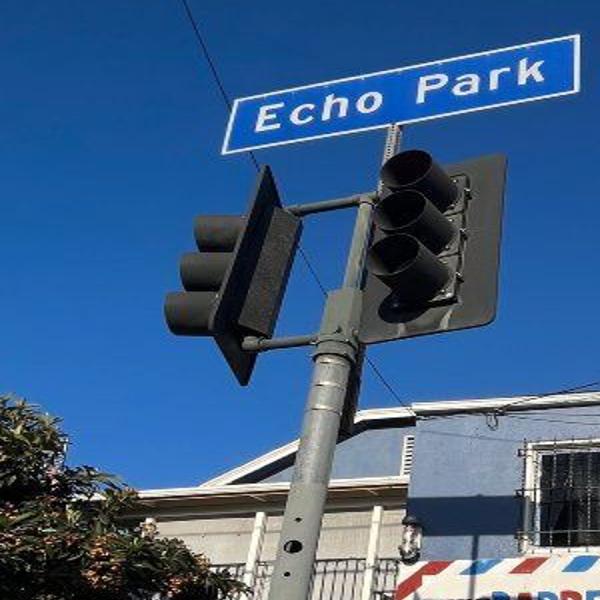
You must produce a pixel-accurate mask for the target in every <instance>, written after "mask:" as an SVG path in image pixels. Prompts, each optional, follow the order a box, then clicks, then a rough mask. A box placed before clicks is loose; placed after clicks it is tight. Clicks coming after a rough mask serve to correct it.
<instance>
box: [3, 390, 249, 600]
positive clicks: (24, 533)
mask: <svg viewBox="0 0 600 600" xmlns="http://www.w3.org/2000/svg"><path fill="white" fill-rule="evenodd" d="M67 445H68V441H67V437H66V436H65V434H64V433H63V432H62V431H61V429H60V426H59V420H58V419H56V418H53V417H50V416H48V415H44V414H41V413H40V412H39V410H38V409H37V407H35V406H33V405H30V404H28V403H26V402H24V401H22V400H13V399H11V398H9V397H3V396H0V598H3V599H4V598H6V599H7V600H8V599H10V600H84V599H85V600H150V599H154V598H161V599H163V598H164V599H169V600H216V599H218V598H231V597H234V596H235V595H236V592H238V591H239V590H241V589H243V586H242V585H241V584H240V583H238V582H237V581H235V580H233V579H232V578H230V577H229V575H228V574H227V573H226V572H220V573H215V572H213V571H211V570H210V563H209V561H208V560H207V559H206V557H204V556H203V555H198V554H192V553H191V552H190V551H189V550H188V549H187V548H186V546H185V545H184V544H183V542H182V541H180V540H175V539H156V538H155V537H154V536H152V535H144V533H143V532H142V531H140V528H139V527H135V526H132V525H131V524H128V523H127V521H126V520H125V519H124V518H123V514H124V513H125V512H126V511H127V509H130V508H132V507H133V505H134V503H135V499H136V494H135V492H134V491H133V490H131V489H129V488H127V487H125V486H123V485H122V484H121V483H120V482H119V481H118V480H116V479H115V478H113V477H111V476H109V475H106V474H104V473H101V472H99V471H97V470H96V469H94V468H92V467H88V466H81V467H69V466H67V465H66V464H65V453H66V449H67Z"/></svg>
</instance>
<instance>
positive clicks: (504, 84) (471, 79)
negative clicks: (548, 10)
mask: <svg viewBox="0 0 600 600" xmlns="http://www.w3.org/2000/svg"><path fill="white" fill-rule="evenodd" d="M579 48H580V38H579V35H570V36H565V37H560V38H555V39H550V40H542V41H539V42H533V43H530V44H523V45H521V46H511V47H510V48H500V49H498V50H491V51H489V52H479V53H477V54H469V55H467V56H459V57H457V58H448V59H445V60H440V61H437V62H430V63H425V64H421V65H414V66H411V67H401V68H398V69H392V70H390V71H382V72H380V73H370V74H368V75H360V76H358V77H350V78H347V79H338V80H336V81H327V82H325V83H317V84H314V85H307V86H303V87H297V88H292V89H289V90H281V91H278V92H270V93H268V94H260V95H258V96H248V97H246V98H238V99H237V100H236V101H235V102H234V105H233V109H232V111H231V115H230V117H229V123H228V125H227V131H226V134H225V141H224V142H223V149H222V153H223V154H233V153H235V152H245V151H248V150H253V149H256V148H267V147H269V146H278V145H280V144H291V143H293V142H303V141H306V140H314V139H317V138H321V137H328V136H333V135H343V134H347V133H355V132H357V131H366V130H368V129H377V128H379V127H386V126H387V125H390V124H391V123H416V122H418V121H426V120H428V119H439V118H440V117H447V116H450V115H458V114H462V113H467V112H472V111H476V110H487V109H490V108H496V107H499V106H507V105H509V104H519V103H521V102H532V101H534V100H542V99H544V98H552V97H555V96H563V95H566V94H575V93H577V92H578V91H579V62H580V52H579Z"/></svg>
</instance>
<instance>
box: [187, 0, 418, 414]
mask: <svg viewBox="0 0 600 600" xmlns="http://www.w3.org/2000/svg"><path fill="white" fill-rule="evenodd" d="M181 4H182V5H183V9H184V10H185V13H186V15H187V18H188V21H189V22H190V25H191V26H192V29H193V30H194V34H195V36H196V40H197V41H198V45H199V46H200V50H201V52H202V55H203V57H204V59H205V60H206V62H207V64H208V67H209V69H210V72H211V73H212V76H213V79H214V81H215V84H216V85H217V87H218V88H219V92H220V93H221V97H222V98H223V101H224V102H225V105H226V106H227V108H228V110H229V112H230V113H231V110H232V107H233V105H232V103H231V98H230V97H229V94H228V93H227V91H226V90H225V85H224V84H223V80H222V79H221V76H220V75H219V71H218V70H217V66H216V64H215V61H214V60H213V58H212V56H211V54H210V52H209V50H208V46H207V45H206V42H205V41H204V38H203V36H202V33H201V32H200V27H199V26H198V22H197V21H196V19H195V17H194V15H193V13H192V10H191V9H190V6H189V4H188V2H187V0H181ZM248 155H249V157H250V160H251V161H252V164H253V165H254V167H255V168H256V170H257V171H260V165H259V164H258V161H257V160H256V156H255V155H254V153H253V152H252V151H249V152H248ZM298 251H299V252H300V256H301V257H302V260H303V261H304V264H305V265H306V267H307V269H308V271H309V272H310V274H311V275H312V277H313V279H314V280H315V283H316V284H317V286H318V287H319V289H320V290H321V293H322V294H323V296H327V290H326V288H325V286H324V285H323V282H322V281H321V278H320V277H319V275H318V273H317V271H316V270H315V268H314V267H313V265H312V263H311V261H310V260H309V258H308V256H307V254H306V252H305V250H304V248H302V245H301V244H298ZM367 363H368V364H369V366H370V367H371V369H372V370H373V372H374V373H375V375H376V376H377V378H378V379H379V380H380V381H381V383H382V384H383V385H384V387H385V388H386V389H387V390H388V391H389V392H390V394H391V395H392V396H393V397H394V398H395V399H396V401H397V402H399V403H400V404H402V405H403V406H405V407H407V408H409V409H410V410H412V408H411V407H410V406H409V405H408V404H406V403H405V402H404V401H403V400H402V399H401V398H400V396H399V395H398V394H397V393H396V391H395V390H394V388H393V387H392V386H391V385H390V383H389V382H388V381H387V380H386V379H385V377H384V376H383V374H382V373H381V371H380V370H379V369H378V368H377V367H376V366H375V363H373V361H372V360H371V359H370V358H368V357H367ZM413 412H414V411H413Z"/></svg>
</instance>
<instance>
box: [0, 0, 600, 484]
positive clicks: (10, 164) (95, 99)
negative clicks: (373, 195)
mask: <svg viewBox="0 0 600 600" xmlns="http://www.w3.org/2000/svg"><path fill="white" fill-rule="evenodd" d="M190 3H191V6H192V9H193V10H194V12H195V14H196V16H197V18H198V21H199V23H200V26H201V28H202V31H203V32H204V34H205V37H206V41H207V43H208V45H209V47H210V48H211V52H212V54H213V56H214V58H215V60H216V62H217V64H218V67H219V69H220V71H221V74H222V77H223V80H224V82H225V85H226V87H227V89H228V92H229V93H230V95H231V96H233V97H235V96H244V95H250V94H255V93H260V92H266V91H271V90H276V89H281V88H287V87H292V86H295V85H302V84H306V83H313V82H318V81H322V80H328V79H334V78H340V77H345V76H351V75H355V74H359V73H368V72H371V71H378V70H383V69H388V68H392V67H397V66H401V65H410V64H414V63H417V62H424V61H428V60H435V59H441V58H446V57H451V56H456V55H460V54H466V53H471V52H477V51H480V50H486V49H492V48H497V47H502V46H509V45H513V44H520V43H524V42H528V41H534V40H538V39H544V38H548V37H554V36H559V35H566V34H572V33H581V34H582V36H583V79H582V83H583V90H582V93H581V94H579V95H578V96H569V97H566V98H560V99H551V100H546V101H543V102H536V103H532V104H528V105H521V106H515V107H510V108H504V109H497V110H494V111H489V112H483V113H476V114H471V115H464V116H457V117H452V118H448V119H445V120H440V121H434V122H429V123H427V124H422V125H414V126H410V127H409V128H408V130H407V135H406V140H405V146H406V147H422V148H426V149H428V150H430V151H431V152H432V153H434V154H435V155H436V156H438V157H439V158H440V160H442V161H454V160H460V159H462V158H468V157H472V156H477V155H480V154H485V153H492V152H498V151H499V152H504V153H506V154H507V155H508V157H509V161H510V167H509V182H508V193H507V203H506V208H507V210H506V219H505V235H504V241H503V264H502V277H501V279H502V281H501V283H502V285H501V291H500V307H499V316H498V319H497V321H496V322H495V323H494V324H493V325H492V326H489V327H486V328H481V329H478V330H473V331H469V332H459V333H453V334H447V335H439V336H433V337H430V338H423V339H415V340H409V341H404V342H395V343H389V344H383V345H380V346H378V347H374V348H372V349H371V350H370V356H371V357H372V358H373V360H374V361H375V362H376V364H377V365H378V366H379V368H380V369H381V371H382V372H383V373H384V374H385V376H386V378H387V379H388V380H389V382H390V383H391V384H392V385H393V387H394V388H395V389H396V390H397V393H398V394H399V395H400V396H401V397H402V398H403V399H404V400H405V401H407V402H410V401H415V400H419V401H423V400H434V399H435V400H437V399H447V398H473V397H485V396H495V395H503V394H507V395H511V394H529V393H539V392H544V391H550V390H555V389H559V388H563V387H566V386H569V385H577V384H580V383H585V382H588V381H592V380H594V379H600V377H599V375H600V367H598V350H597V345H598V334H599V333H600V331H599V319H598V312H597V307H598V304H599V299H600V298H599V291H600V284H599V282H598V276H597V273H598V267H597V261H598V255H599V250H600V243H599V236H598V229H599V226H600V191H599V188H600V179H599V165H600V148H599V146H598V140H599V139H600V127H599V125H598V117H597V113H598V110H599V107H600V88H599V77H598V73H599V72H600V37H599V34H600V25H599V23H600V5H598V4H597V3H595V2H589V1H587V0H578V1H572V2H563V1H559V0H552V1H548V0H546V1H541V0H540V1H533V0H525V1H524V0H519V1H516V0H509V1H506V0H505V1H502V2H500V1H494V2H481V1H480V0H477V1H474V0H467V1H465V2H460V3H451V2H447V0H444V1H441V0H430V1H429V2H412V3H411V2H398V1H378V2H372V3H367V2H355V1H353V0H350V1H349V0H344V1H342V0H335V1H329V2H322V1H316V0H304V1H303V2H299V3H292V2H290V1H289V0H287V1H283V2H282V1H281V0H280V1H277V2H276V1H275V0H256V1H254V2H252V3H248V2H240V1H233V2H223V1H216V0H205V1H203V2H200V1H199V0H190ZM0 16H1V18H0V49H1V51H0V73H1V74H2V79H1V80H2V86H1V89H0V125H1V129H0V181H1V184H0V190H1V198H2V206H3V210H2V216H1V218H0V236H1V239H2V258H1V259H0V270H1V271H0V281H1V287H2V311H1V313H0V315H1V335H2V344H1V350H0V352H1V356H0V383H1V386H0V387H1V389H2V390H3V391H6V392H14V393H16V394H19V395H22V396H24V397H26V398H27V399H29V400H30V401H32V402H37V403H39V404H41V405H42V406H43V407H44V409H46V410H47V411H49V412H51V413H53V414H57V415H60V416H62V417H63V418H64V421H65V428H66V429H67V430H68V432H69V433H70V434H71V435H72V437H73V441H74V448H73V452H72V455H71V459H72V461H73V462H85V463H89V464H95V465H98V466H100V467H101V468H103V469H105V470H108V471H111V472H116V473H118V474H120V475H122V476H123V477H124V478H125V479H126V480H128V481H129V482H131V483H132V484H134V485H136V486H139V487H145V488H148V487H161V486H185V485H193V484H195V483H197V482H198V481H200V480H203V479H206V478H208V477H210V476H213V475H216V474H218V473H219V472H222V471H224V470H226V469H228V468H231V467H233V466H235V465H237V464H239V463H241V462H243V461H246V460H248V459H251V458H253V457H255V456H256V455H258V454H260V453H262V452H264V451H267V450H269V449H271V448H272V447H273V446H275V445H278V444H282V443H285V442H287V441H288V440H290V439H291V438H293V437H295V436H296V434H297V432H298V430H299V425H300V419H301V413H302V408H303V405H304V400H305V392H306V389H307V382H308V377H309V373H310V360H309V358H308V352H307V351H306V350H304V349H295V350H287V351H279V352H276V353H269V354H267V355H264V356H262V357H260V359H259V363H258V367H257V369H256V371H255V375H254V378H253V381H252V384H251V386H250V387H248V388H240V387H238V386H237V384H236V383H235V381H234V379H233V377H232V376H231V375H230V373H229V371H228V369H227V367H226V366H225V364H224V362H223V360H222V358H221V356H220V354H219V353H218V351H217V350H216V348H215V347H214V345H213V343H212V341H211V340H209V339H185V338H178V337H175V336H173V335H171V334H170V333H169V332H168V331H167V329H166V326H165V325H164V322H163V317H162V304H163V298H164V294H165V293H166V292H167V291H170V290H177V289H179V280H178V273H177V265H178V260H179V255H180V254H181V253H183V252H184V251H189V250H192V249H193V243H192V241H193V238H192V220H193V217H194V215H196V214H200V213H211V212H215V213H218V212H224V213H227V212H231V213H235V212H236V211H237V212H240V211H242V210H243V209H244V207H245V205H246V202H247V196H248V192H249V190H250V187H251V184H252V181H253V178H254V175H255V173H254V170H253V168H252V165H251V163H250V161H249V160H248V158H247V156H244V155H237V156H233V157H225V158H224V157H221V156H219V149H220V144H221V141H222V136H223V133H224V129H225V123H226V119H227V111H226V109H225V107H224V105H223V102H222V100H221V98H220V96H219V94H218V92H217V90H216V88H215V86H214V83H213V81H212V79H211V76H210V74H209V71H208V69H207V66H206V64H205V63H204V61H203V60H202V58H201V56H200V55H199V52H198V48H197V45H196V40H195V39H194V37H193V33H192V30H191V28H190V26H189V23H188V22H187V21H186V18H185V14H184V12H183V9H182V6H181V4H180V3H179V2H178V1H177V0H168V1H164V0H163V1H148V2H138V1H133V0H127V1H123V0H119V1H117V0H103V1H102V2H100V1H99V0H96V1H90V2H71V1H67V0H56V1H54V2H42V1H40V0H33V1H31V2H27V3H23V2H19V1H16V0H6V1H5V2H4V3H3V6H2V10H1V11H0ZM383 138H384V133H383V132H381V131H379V132H369V133H362V134H357V135H352V136H346V137H339V138H331V139H328V140H319V141H314V142H308V143H304V144H296V145H292V146H284V147H281V148H274V149H269V150H263V151H259V152H257V157H258V159H259V161H260V162H262V163H268V164H270V165H271V166H272V168H273V169H274V172H275V175H276V177H277V179H278V182H279V185H280V189H281V192H282V195H283V197H284V199H285V201H286V202H287V203H298V202H302V201H309V200H317V199H324V198H328V197H334V196H341V195H346V194H351V193H354V192H357V191H363V190H366V189H371V188H373V187H374V184H375V179H376V174H377V166H378V163H379V157H380V154H381V147H382V143H383ZM351 224H352V213H351V212H348V213H346V212H338V213H334V214H329V215H326V216H322V217H312V218H310V220H309V221H307V227H306V229H305V233H304V237H303V244H304V246H305V248H306V251H307V253H308V255H309V256H311V257H312V259H313V261H314V262H315V264H316V265H317V269H318V271H319V274H320V276H321V278H322V279H323V281H324V282H325V284H326V286H327V287H328V288H330V289H333V288H335V287H337V286H338V285H339V284H340V281H341V274H342V268H343V267H342V263H343V257H344V255H345V252H346V246H347V242H348V238H349V233H350V229H351ZM321 304H322V301H321V295H320V292H319V290H318V288H317V286H316V285H315V284H314V282H313V280H312V279H311V277H310V274H309V273H308V271H307V269H306V267H305V266H304V264H302V262H301V261H299V260H298V261H297V264H296V265H295V267H294V271H293V275H292V279H291V283H290V287H289V289H288V293H287V296H286V301H285V305H284V311H283V315H282V318H281V319H280V323H279V326H278V331H279V333H280V334H299V333H308V332H312V331H314V330H316V328H317V326H318V322H319V318H320V312H321ZM395 405H397V402H396V401H395V400H394V398H393V397H392V396H391V395H390V394H389V392H388V391H387V390H386V389H385V388H383V387H382V386H381V384H380V383H379V382H378V381H377V380H376V379H375V378H374V376H373V374H372V373H371V372H369V371H366V373H365V385H364V389H363V394H362V398H361V406H362V407H363V408H370V407H384V406H395Z"/></svg>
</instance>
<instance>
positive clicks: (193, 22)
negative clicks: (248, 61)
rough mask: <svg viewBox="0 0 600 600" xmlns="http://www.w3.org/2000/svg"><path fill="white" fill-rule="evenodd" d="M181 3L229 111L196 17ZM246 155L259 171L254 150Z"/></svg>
mask: <svg viewBox="0 0 600 600" xmlns="http://www.w3.org/2000/svg"><path fill="white" fill-rule="evenodd" d="M181 4H182V5H183V9H184V10H185V13H186V15H187V18H188V20H189V22H190V25H191V26H192V29H193V30H194V33H195V35H196V40H197V41H198V44H199V46H200V50H201V51H202V55H203V56H204V58H205V60H206V62H207V63H208V68H209V69H210V72H211V73H212V76H213V79H214V80H215V83H216V84H217V87H218V88H219V91H220V92H221V96H222V98H223V101H224V102H225V104H226V105H227V108H228V109H229V112H230V113H231V109H232V106H233V105H232V103H231V99H230V98H229V94H227V92H226V91H225V86H224V85H223V80H222V79H221V77H220V76H219V72H218V71H217V67H216V65H215V62H214V61H213V59H212V57H211V55H210V52H209V51H208V47H207V45H206V42H205V41H204V38H203V37H202V34H201V33H200V28H199V27H198V23H197V21H196V19H195V18H194V15H193V14H192V11H191V9H190V6H189V4H188V2H187V0H181ZM248 155H249V157H250V160H251V161H252V164H253V165H254V167H255V168H256V170H257V171H260V165H259V164H258V161H257V160H256V156H254V152H252V151H251V150H250V151H249V152H248Z"/></svg>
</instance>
